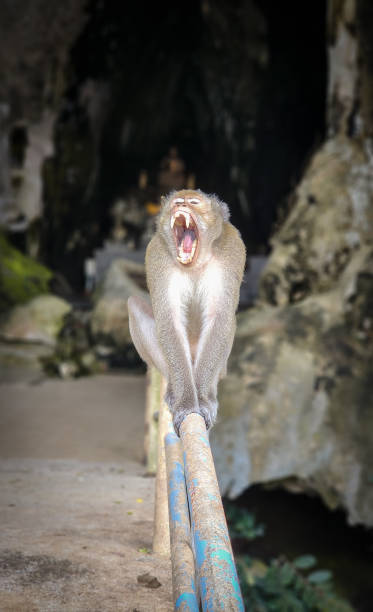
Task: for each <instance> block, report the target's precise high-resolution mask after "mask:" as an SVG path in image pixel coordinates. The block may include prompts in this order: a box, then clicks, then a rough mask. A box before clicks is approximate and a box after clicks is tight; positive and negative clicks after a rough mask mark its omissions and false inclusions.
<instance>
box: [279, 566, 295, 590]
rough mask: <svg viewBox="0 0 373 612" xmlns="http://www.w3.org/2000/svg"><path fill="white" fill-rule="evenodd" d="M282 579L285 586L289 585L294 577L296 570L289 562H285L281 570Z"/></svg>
mask: <svg viewBox="0 0 373 612" xmlns="http://www.w3.org/2000/svg"><path fill="white" fill-rule="evenodd" d="M279 574H280V580H281V584H282V585H283V586H289V585H290V584H291V583H292V581H293V579H294V570H293V568H292V567H291V565H290V564H289V563H285V564H284V565H283V566H282V567H281V569H280V571H279Z"/></svg>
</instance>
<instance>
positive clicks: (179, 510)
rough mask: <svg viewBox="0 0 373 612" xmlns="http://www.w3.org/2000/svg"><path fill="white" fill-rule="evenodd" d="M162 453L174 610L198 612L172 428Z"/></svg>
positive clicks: (180, 468)
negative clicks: (163, 456)
mask: <svg viewBox="0 0 373 612" xmlns="http://www.w3.org/2000/svg"><path fill="white" fill-rule="evenodd" d="M171 427H172V425H171ZM165 452H166V469H167V488H168V509H169V520H170V540H171V562H172V589H173V597H174V606H175V607H174V609H175V610H176V611H177V612H199V605H198V597H197V593H196V587H195V567H194V556H193V550H192V547H191V532H190V521H189V508H188V499H187V495H186V487H185V476H184V463H183V458H182V451H181V444H180V439H179V438H178V436H177V435H176V434H175V433H174V432H173V431H171V430H169V432H168V433H167V434H166V436H165Z"/></svg>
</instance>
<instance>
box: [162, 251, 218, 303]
mask: <svg viewBox="0 0 373 612" xmlns="http://www.w3.org/2000/svg"><path fill="white" fill-rule="evenodd" d="M222 290H223V274H222V269H221V265H220V263H219V262H217V261H215V260H211V261H210V262H209V264H208V265H207V266H206V267H205V268H203V269H202V270H199V271H194V270H183V269H176V270H174V271H173V272H171V275H170V279H169V285H168V299H169V301H170V304H171V305H172V306H174V307H175V308H180V307H185V308H188V307H190V306H194V307H196V306H197V307H198V306H199V307H200V308H201V311H205V310H206V308H207V309H208V310H210V308H211V306H212V305H213V304H215V303H216V301H217V298H218V297H219V296H220V295H221V293H222Z"/></svg>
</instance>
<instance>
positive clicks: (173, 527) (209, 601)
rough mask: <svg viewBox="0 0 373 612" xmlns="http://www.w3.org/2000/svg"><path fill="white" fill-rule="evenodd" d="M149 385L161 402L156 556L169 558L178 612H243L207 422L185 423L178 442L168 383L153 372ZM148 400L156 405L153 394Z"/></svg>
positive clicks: (189, 420)
mask: <svg viewBox="0 0 373 612" xmlns="http://www.w3.org/2000/svg"><path fill="white" fill-rule="evenodd" d="M157 377H159V378H157ZM150 381H151V383H150V384H151V386H153V385H154V388H156V389H158V398H159V402H158V415H159V418H158V459H157V480H156V499H155V519H154V523H155V525H154V538H153V551H154V552H155V553H157V554H160V555H164V556H169V554H171V562H172V585H173V597H174V609H175V610H177V611H183V612H187V611H190V612H198V611H199V610H200V603H201V606H202V610H203V611H208V612H217V611H218V610H227V611H229V612H236V611H243V610H244V605H243V601H242V596H241V590H240V586H239V581H238V577H237V571H236V566H235V563H234V558H233V553H232V547H231V543H230V539H229V534H228V528H227V523H226V519H225V514H224V509H223V504H222V501H221V496H220V491H219V486H218V482H217V478H216V472H215V466H214V461H213V457H212V453H211V448H210V443H209V439H208V434H207V431H206V426H205V422H204V419H203V418H202V417H201V416H200V415H199V414H196V413H192V414H190V415H188V416H187V417H185V419H184V421H183V422H182V424H181V427H180V438H179V437H178V436H177V435H176V434H175V433H174V430H173V426H172V422H171V416H170V414H169V411H168V408H167V406H166V405H165V404H164V402H163V400H162V398H163V395H164V384H165V383H164V381H163V380H161V377H160V374H159V373H156V374H155V373H154V372H152V373H151V375H150ZM148 397H153V402H154V390H153V395H152V394H151V393H148ZM150 413H151V410H147V414H148V421H147V428H148V430H149V428H151V427H152V421H154V419H151V418H150V420H149V414H150ZM150 437H151V436H150ZM153 438H154V436H153ZM148 450H149V449H148ZM199 602H200V603H199Z"/></svg>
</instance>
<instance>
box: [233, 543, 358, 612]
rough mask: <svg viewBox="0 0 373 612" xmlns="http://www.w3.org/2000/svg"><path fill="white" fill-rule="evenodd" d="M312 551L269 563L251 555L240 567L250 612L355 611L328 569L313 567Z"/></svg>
mask: <svg viewBox="0 0 373 612" xmlns="http://www.w3.org/2000/svg"><path fill="white" fill-rule="evenodd" d="M315 564H316V559H315V558H314V557H313V556H312V555H304V556H302V557H298V558H297V559H295V560H294V561H293V562H290V561H288V560H287V559H285V558H279V559H274V560H272V561H271V563H270V565H269V566H266V565H265V564H264V563H262V562H258V561H256V560H253V559H251V558H250V557H248V556H246V555H245V556H242V557H239V558H238V561H237V567H238V573H239V576H240V581H241V588H242V593H243V597H244V601H245V605H246V607H247V609H248V610H250V611H251V612H352V608H351V606H350V605H349V604H348V603H347V602H346V601H345V600H343V599H341V598H340V597H339V596H338V595H337V594H336V593H335V590H334V586H333V582H332V574H331V572H330V571H328V570H313V571H312V572H311V573H308V572H309V570H310V569H311V568H313V567H314V565H315Z"/></svg>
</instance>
